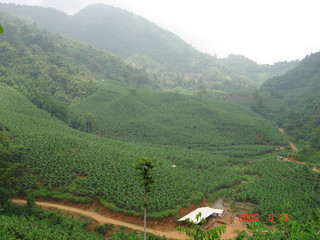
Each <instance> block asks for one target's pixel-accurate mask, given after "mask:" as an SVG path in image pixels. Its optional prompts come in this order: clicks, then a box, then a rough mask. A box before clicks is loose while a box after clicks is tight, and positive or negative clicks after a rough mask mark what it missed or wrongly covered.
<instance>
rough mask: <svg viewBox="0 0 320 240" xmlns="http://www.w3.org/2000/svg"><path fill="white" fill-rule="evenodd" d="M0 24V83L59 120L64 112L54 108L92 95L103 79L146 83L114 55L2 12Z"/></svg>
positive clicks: (134, 84)
mask: <svg viewBox="0 0 320 240" xmlns="http://www.w3.org/2000/svg"><path fill="white" fill-rule="evenodd" d="M0 22H1V24H2V26H3V28H4V31H5V33H4V34H2V35H1V38H0V72H1V74H0V82H4V83H6V84H8V85H10V86H13V87H14V88H16V89H18V90H19V91H20V92H21V93H23V94H24V95H25V96H27V97H28V98H29V99H30V100H31V101H32V102H34V103H35V104H36V105H37V106H38V107H41V108H44V109H46V110H48V111H49V112H51V113H53V114H54V115H56V116H57V117H59V118H64V116H66V114H65V111H61V112H60V113H58V112H57V111H58V109H60V110H61V109H63V108H64V107H63V106H64V105H68V104H74V103H75V102H77V101H78V100H79V99H81V98H83V97H86V96H88V95H90V94H92V93H93V92H94V91H95V90H96V86H95V85H96V82H97V81H102V79H104V80H106V81H107V80H111V81H114V82H118V83H125V84H127V85H129V86H130V85H131V86H133V87H137V86H138V85H142V84H146V83H148V78H147V75H146V74H144V73H143V72H142V71H140V70H138V69H135V68H133V67H131V66H129V65H128V64H126V63H124V62H123V61H122V60H120V59H119V58H118V57H116V56H114V55H111V54H108V53H106V52H103V51H101V50H98V49H95V48H93V47H91V46H89V45H87V44H84V43H80V42H77V41H75V40H71V39H68V38H66V37H63V36H60V35H54V34H51V33H48V32H46V31H43V30H39V29H38V28H37V27H36V26H34V25H27V24H25V23H23V22H22V21H20V20H18V19H17V18H15V17H13V16H10V15H9V14H7V13H5V12H1V14H0ZM63 120H65V119H63Z"/></svg>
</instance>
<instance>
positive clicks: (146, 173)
mask: <svg viewBox="0 0 320 240" xmlns="http://www.w3.org/2000/svg"><path fill="white" fill-rule="evenodd" d="M156 165H157V160H156V159H150V158H138V159H136V160H135V163H134V168H135V169H136V170H137V172H138V179H139V181H140V183H141V186H142V187H143V188H144V204H143V207H144V240H146V239H147V207H148V201H147V194H148V193H149V192H150V191H151V188H152V185H153V184H154V175H153V174H152V172H151V170H152V169H153V168H154V167H155V166H156Z"/></svg>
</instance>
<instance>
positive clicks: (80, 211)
mask: <svg viewBox="0 0 320 240" xmlns="http://www.w3.org/2000/svg"><path fill="white" fill-rule="evenodd" d="M11 201H12V202H13V203H15V204H18V205H24V204H26V201H25V200H22V199H12V200H11ZM36 205H38V206H42V207H44V208H57V209H60V210H64V211H68V212H72V213H78V214H81V215H83V216H87V217H89V218H91V219H93V220H95V221H98V222H99V223H108V224H113V225H118V226H124V227H128V228H131V229H135V230H139V231H143V230H144V229H143V226H139V225H135V224H131V223H127V222H123V221H119V220H116V219H112V218H109V217H106V216H102V215H101V214H99V213H96V212H92V211H87V210H83V209H80V208H74V207H70V206H66V205H62V204H56V203H49V202H40V201H37V202H36ZM147 232H149V233H153V234H156V235H160V236H166V237H168V238H174V239H186V235H185V234H184V233H179V232H178V231H176V230H173V231H158V230H156V229H151V228H147Z"/></svg>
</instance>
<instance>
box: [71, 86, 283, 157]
mask: <svg viewBox="0 0 320 240" xmlns="http://www.w3.org/2000/svg"><path fill="white" fill-rule="evenodd" d="M99 87H100V88H99V90H98V91H97V92H96V93H95V94H93V95H91V96H89V97H87V98H85V99H82V100H81V101H80V102H79V103H78V104H77V105H76V106H75V109H76V111H79V112H86V111H88V112H90V113H92V115H93V119H94V125H95V126H96V128H97V129H98V130H99V131H100V132H102V134H103V135H105V136H106V137H110V138H113V139H117V140H122V141H134V142H137V141H138V142H148V143H153V144H160V145H175V146H183V147H188V148H192V149H201V150H210V151H211V150H215V149H217V148H219V147H225V146H227V148H230V146H238V145H277V144H282V145H287V143H288V141H287V139H286V138H284V137H283V136H282V135H281V134H279V132H278V131H277V130H276V129H275V128H274V127H273V126H272V124H271V122H268V121H266V120H264V119H262V118H261V117H259V116H258V115H256V114H254V113H253V112H251V111H249V110H247V109H246V108H244V107H240V106H238V105H234V104H230V103H227V102H222V101H217V100H212V99H200V98H196V97H190V96H185V95H179V94H175V93H164V92H154V91H150V90H145V89H130V88H127V87H119V86H116V85H113V84H111V83H109V84H101V85H100V86H99Z"/></svg>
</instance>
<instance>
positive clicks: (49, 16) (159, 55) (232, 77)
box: [0, 4, 297, 91]
mask: <svg viewBox="0 0 320 240" xmlns="http://www.w3.org/2000/svg"><path fill="white" fill-rule="evenodd" d="M0 7H1V9H2V10H3V11H7V12H9V13H10V14H13V15H15V16H18V17H20V18H21V19H23V20H25V21H27V22H29V23H34V22H35V23H36V24H37V25H38V26H40V27H44V28H45V29H46V30H47V31H50V32H54V33H59V34H64V35H66V36H69V37H72V38H74V39H78V40H81V41H84V42H86V43H89V44H91V45H92V46H95V47H97V48H99V49H102V50H106V51H109V52H111V53H113V54H116V55H117V56H119V57H121V58H122V59H124V60H125V61H126V62H128V63H129V64H131V65H132V66H134V67H137V68H139V69H141V70H142V71H143V72H145V73H146V74H147V75H148V77H149V79H150V80H151V81H152V82H153V83H154V84H155V85H160V86H162V87H163V88H166V89H174V90H175V91H182V89H187V90H189V91H196V90H198V89H214V90H223V91H235V90H244V89H245V90H246V89H254V88H257V87H258V86H259V85H260V83H261V82H263V81H264V80H266V79H267V78H269V77H272V76H275V75H279V74H282V73H284V72H285V71H287V70H288V69H290V68H292V67H294V66H295V65H296V64H297V62H296V61H294V62H289V63H288V62H282V63H278V64H274V65H259V64H257V63H256V62H254V61H252V60H250V59H247V58H245V57H243V56H236V55H231V56H229V57H228V58H225V59H219V58H216V57H212V56H210V55H207V54H203V53H201V52H199V51H198V50H196V49H195V48H193V47H192V46H190V45H189V44H187V43H186V42H185V41H183V40H182V39H180V38H179V37H178V36H176V35H174V34H172V33H170V32H169V31H166V30H164V29H162V28H160V27H158V26H157V25H155V24H153V23H151V22H149V21H147V20H145V19H144V18H142V17H139V16H136V15H134V14H132V13H129V12H127V11H125V10H122V9H120V8H116V7H111V6H106V5H102V4H93V5H90V6H88V7H86V8H85V9H83V10H81V11H80V12H78V13H76V14H75V15H72V16H69V15H67V14H65V13H63V12H61V11H58V10H54V9H51V8H43V7H34V6H32V7H31V6H19V5H15V4H0Z"/></svg>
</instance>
